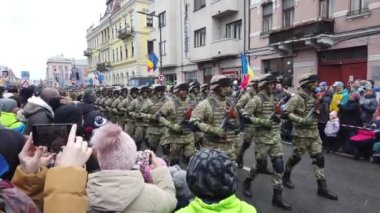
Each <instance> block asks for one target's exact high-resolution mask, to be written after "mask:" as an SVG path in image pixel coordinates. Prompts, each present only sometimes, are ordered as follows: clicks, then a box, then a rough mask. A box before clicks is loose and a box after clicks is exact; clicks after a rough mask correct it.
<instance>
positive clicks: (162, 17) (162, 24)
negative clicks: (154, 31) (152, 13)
mask: <svg viewBox="0 0 380 213" xmlns="http://www.w3.org/2000/svg"><path fill="white" fill-rule="evenodd" d="M158 23H159V26H160V27H165V26H166V12H162V13H160V14H159V15H158Z"/></svg>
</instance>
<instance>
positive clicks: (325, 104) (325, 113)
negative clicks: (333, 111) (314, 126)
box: [319, 90, 333, 122]
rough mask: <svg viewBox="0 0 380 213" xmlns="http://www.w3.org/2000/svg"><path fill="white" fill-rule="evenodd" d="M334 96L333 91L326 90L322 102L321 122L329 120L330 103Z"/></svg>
mask: <svg viewBox="0 0 380 213" xmlns="http://www.w3.org/2000/svg"><path fill="white" fill-rule="evenodd" d="M332 96H333V93H332V91H330V90H328V91H326V93H325V95H324V96H323V98H322V101H321V104H320V116H319V122H327V121H328V120H329V114H330V103H331V100H332Z"/></svg>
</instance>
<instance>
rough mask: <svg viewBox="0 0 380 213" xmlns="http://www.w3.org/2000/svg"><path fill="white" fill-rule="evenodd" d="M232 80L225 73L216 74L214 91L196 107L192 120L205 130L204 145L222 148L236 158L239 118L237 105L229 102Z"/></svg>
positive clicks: (213, 81)
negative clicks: (228, 96)
mask: <svg viewBox="0 0 380 213" xmlns="http://www.w3.org/2000/svg"><path fill="white" fill-rule="evenodd" d="M230 87H231V80H230V79H229V78H227V77H226V76H224V75H215V76H213V77H212V79H211V82H210V88H211V90H213V91H214V93H213V94H212V95H210V96H209V97H208V98H207V99H206V100H203V101H202V102H200V103H199V104H198V105H197V107H196V108H195V109H194V111H193V113H192V116H191V119H190V122H192V123H193V125H194V126H195V128H199V129H200V131H202V132H204V134H205V137H204V143H203V146H204V147H206V148H215V149H221V150H223V151H224V152H226V154H227V155H228V156H229V157H230V158H231V159H232V160H236V152H235V150H236V146H238V143H239V118H238V115H237V113H236V107H235V106H233V105H232V104H231V103H228V102H227V99H226V98H227V95H228V92H229V89H230Z"/></svg>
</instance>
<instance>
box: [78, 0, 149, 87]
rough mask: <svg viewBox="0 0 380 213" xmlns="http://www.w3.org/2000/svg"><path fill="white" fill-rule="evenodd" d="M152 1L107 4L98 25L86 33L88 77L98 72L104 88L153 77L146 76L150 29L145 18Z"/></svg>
mask: <svg viewBox="0 0 380 213" xmlns="http://www.w3.org/2000/svg"><path fill="white" fill-rule="evenodd" d="M151 5H152V0H107V1H106V6H107V8H106V12H105V14H104V16H102V17H101V19H100V23H99V24H98V25H96V26H91V27H90V28H89V29H88V30H87V36H86V38H87V46H88V48H87V50H85V51H84V55H85V56H87V57H88V65H89V73H90V74H89V77H93V76H94V74H95V73H97V72H101V73H102V74H103V76H104V77H105V79H104V80H105V84H108V85H113V84H121V85H126V84H127V83H128V80H129V79H130V78H132V77H142V76H149V75H150V76H154V75H156V73H148V72H147V60H148V59H147V58H148V50H147V40H148V39H149V37H150V33H151V32H152V27H151V26H150V23H148V22H149V21H148V20H147V18H146V16H145V15H142V14H140V13H138V12H141V11H142V12H149V8H150V7H151Z"/></svg>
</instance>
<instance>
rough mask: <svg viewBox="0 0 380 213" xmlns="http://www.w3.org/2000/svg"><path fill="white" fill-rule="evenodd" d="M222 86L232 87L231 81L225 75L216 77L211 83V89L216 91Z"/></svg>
mask: <svg viewBox="0 0 380 213" xmlns="http://www.w3.org/2000/svg"><path fill="white" fill-rule="evenodd" d="M220 86H231V79H229V78H228V77H227V76H225V75H214V76H213V77H212V78H211V81H210V89H212V90H215V89H216V88H218V87H220Z"/></svg>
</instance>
